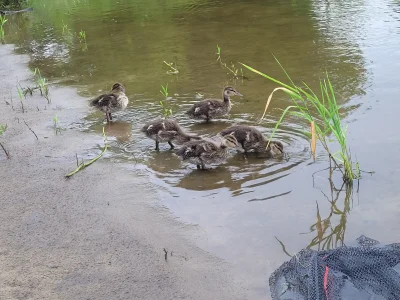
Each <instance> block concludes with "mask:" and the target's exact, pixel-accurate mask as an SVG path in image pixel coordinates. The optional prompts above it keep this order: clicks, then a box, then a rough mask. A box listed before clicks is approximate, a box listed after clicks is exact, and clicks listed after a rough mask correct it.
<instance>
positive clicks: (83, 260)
mask: <svg viewBox="0 0 400 300" xmlns="http://www.w3.org/2000/svg"><path fill="white" fill-rule="evenodd" d="M28 61H29V58H28V57H26V56H22V55H15V54H13V53H12V47H11V46H0V65H1V68H0V78H1V80H0V89H1V91H2V93H1V96H0V123H6V124H7V125H8V129H7V131H6V133H5V135H4V136H3V137H0V142H1V143H2V144H3V145H4V146H5V147H6V148H7V150H8V151H9V153H10V155H11V159H6V158H5V155H4V153H3V152H2V150H1V149H0V151H1V152H0V204H1V229H0V241H1V243H0V269H1V270H2V271H1V273H0V299H52V300H54V299H68V300H69V299H96V300H97V299H246V296H244V294H245V292H246V291H245V290H244V288H242V284H241V281H240V279H239V278H237V277H234V276H233V273H231V272H232V271H231V269H230V266H229V265H228V264H226V263H224V262H223V261H221V260H219V259H218V258H216V257H213V256H212V255H210V254H208V253H206V252H205V251H203V250H201V249H199V248H197V247H196V246H194V245H193V244H192V243H191V242H190V241H189V238H188V237H189V235H191V234H194V233H196V231H197V230H199V229H196V228H195V227H192V226H189V225H183V224H181V223H179V222H178V221H176V220H174V219H173V216H172V215H171V214H170V213H169V211H167V210H166V209H163V208H162V206H161V205H160V203H161V204H162V202H160V200H161V199H159V194H158V193H157V190H155V187H154V186H153V185H152V184H151V183H149V180H148V177H147V176H146V175H145V174H141V173H140V172H138V171H135V170H133V171H132V170H131V171H130V170H127V168H124V167H123V166H122V165H119V164H117V163H113V162H112V161H109V160H107V159H101V160H99V161H98V162H96V163H94V164H93V165H91V166H90V167H88V168H86V169H85V170H83V171H81V172H79V173H78V174H76V175H75V176H73V177H72V178H70V179H66V178H65V177H64V175H65V174H66V173H68V172H70V171H72V170H73V169H74V168H75V166H76V162H75V154H76V153H78V154H79V155H82V154H83V156H84V157H85V155H84V154H88V153H89V154H91V155H95V154H97V152H96V153H93V151H89V150H90V149H92V148H93V145H97V144H98V145H99V146H100V145H101V144H102V137H101V136H93V135H90V134H84V133H80V132H77V131H74V130H72V129H67V130H65V131H63V132H62V134H61V135H55V133H54V130H53V128H52V118H53V116H54V115H55V114H57V115H58V118H59V119H60V121H61V125H62V126H63V125H64V126H67V127H68V125H69V124H72V123H73V122H78V121H79V120H80V119H82V118H83V117H84V116H85V114H86V113H87V107H86V106H87V101H86V99H82V98H81V97H79V96H78V95H77V94H76V92H75V91H74V90H73V89H69V88H58V87H54V86H52V87H51V88H50V93H51V98H52V103H51V104H50V105H48V104H47V101H46V100H45V99H44V98H42V97H40V96H38V95H36V96H34V97H29V96H28V97H27V99H26V100H23V101H24V106H25V110H26V112H25V113H22V111H21V105H20V101H19V98H18V97H17V93H16V84H17V79H18V80H19V81H20V82H21V85H22V86H25V85H27V80H28V79H29V76H30V73H29V71H28V69H27V63H28ZM11 93H12V95H13V97H12V98H13V101H12V103H11ZM6 101H7V102H8V103H9V104H7V103H6ZM24 121H25V122H26V123H27V124H28V125H29V127H30V128H31V129H32V130H33V131H34V132H35V134H36V135H37V137H38V139H36V137H35V135H34V134H33V133H32V132H31V131H30V130H29V129H28V127H27V126H26V125H25V123H24ZM99 122H100V120H99ZM99 151H100V150H99ZM86 159H87V158H86ZM164 248H165V249H166V250H167V251H168V259H167V260H165V253H164V250H163V249H164Z"/></svg>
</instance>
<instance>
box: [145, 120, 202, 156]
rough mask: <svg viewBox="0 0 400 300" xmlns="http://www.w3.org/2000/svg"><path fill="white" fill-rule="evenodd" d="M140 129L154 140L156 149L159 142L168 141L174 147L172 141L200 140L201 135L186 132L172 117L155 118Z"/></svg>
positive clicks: (179, 142)
mask: <svg viewBox="0 0 400 300" xmlns="http://www.w3.org/2000/svg"><path fill="white" fill-rule="evenodd" d="M141 131H142V132H143V133H144V134H145V135H146V136H147V137H149V138H151V139H152V140H155V141H156V150H159V143H160V142H164V143H165V142H168V144H169V145H170V146H171V149H174V145H173V144H172V141H174V142H176V143H178V144H182V143H186V142H189V141H190V140H200V139H201V137H198V136H195V135H190V134H187V133H186V132H185V131H184V130H183V129H182V128H181V126H180V125H179V123H178V122H177V121H175V120H173V119H156V120H153V121H150V122H148V123H147V124H146V125H144V126H143V128H142V129H141Z"/></svg>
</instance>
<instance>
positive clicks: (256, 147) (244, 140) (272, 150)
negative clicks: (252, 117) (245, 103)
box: [220, 125, 283, 157]
mask: <svg viewBox="0 0 400 300" xmlns="http://www.w3.org/2000/svg"><path fill="white" fill-rule="evenodd" d="M230 134H233V135H234V136H235V138H236V140H237V141H238V143H239V144H240V145H241V146H242V148H243V150H244V152H256V153H268V154H269V155H270V156H271V157H274V156H278V155H281V154H282V153H283V145H282V143H281V142H278V141H271V142H270V143H269V145H268V140H267V139H266V138H265V136H264V135H263V134H262V133H261V132H260V131H259V130H258V129H257V128H255V127H252V126H246V125H235V126H231V127H229V128H227V129H225V130H223V131H222V132H221V133H220V135H221V136H226V135H230ZM267 145H268V147H267Z"/></svg>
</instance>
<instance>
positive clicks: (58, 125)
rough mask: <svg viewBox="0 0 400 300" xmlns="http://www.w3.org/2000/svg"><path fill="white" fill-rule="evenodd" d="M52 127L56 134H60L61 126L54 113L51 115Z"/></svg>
mask: <svg viewBox="0 0 400 300" xmlns="http://www.w3.org/2000/svg"><path fill="white" fill-rule="evenodd" d="M53 127H54V132H55V134H56V135H57V134H59V133H60V134H61V130H62V129H63V128H62V127H61V126H60V123H59V121H58V116H57V115H54V117H53Z"/></svg>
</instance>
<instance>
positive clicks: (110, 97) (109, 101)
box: [91, 94, 118, 108]
mask: <svg viewBox="0 0 400 300" xmlns="http://www.w3.org/2000/svg"><path fill="white" fill-rule="evenodd" d="M117 99H118V96H117V95H115V94H104V95H100V96H98V97H96V98H95V99H93V100H92V101H91V106H95V107H98V108H102V107H111V106H113V105H116V104H117Z"/></svg>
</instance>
